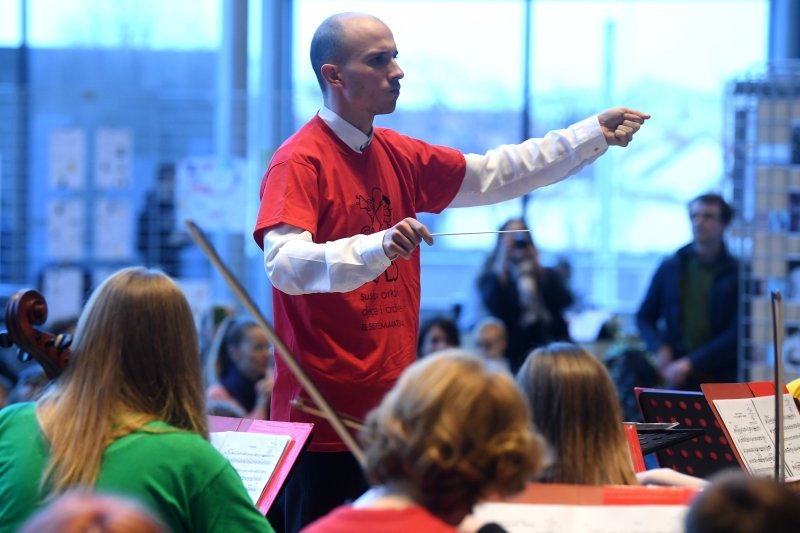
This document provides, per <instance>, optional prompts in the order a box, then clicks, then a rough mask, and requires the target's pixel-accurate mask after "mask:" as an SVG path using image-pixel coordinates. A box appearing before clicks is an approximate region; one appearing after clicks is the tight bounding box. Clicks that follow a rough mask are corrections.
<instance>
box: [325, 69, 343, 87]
mask: <svg viewBox="0 0 800 533" xmlns="http://www.w3.org/2000/svg"><path fill="white" fill-rule="evenodd" d="M320 71H321V72H322V79H324V80H325V81H326V82H327V83H328V85H330V86H337V85H341V84H342V79H341V77H340V76H339V69H338V67H337V66H336V65H331V64H330V63H325V64H324V65H322V67H320Z"/></svg>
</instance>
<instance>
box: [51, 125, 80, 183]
mask: <svg viewBox="0 0 800 533" xmlns="http://www.w3.org/2000/svg"><path fill="white" fill-rule="evenodd" d="M49 155H50V161H49V163H50V187H52V188H53V189H65V190H77V189H82V188H83V187H84V185H85V184H86V132H85V131H84V130H82V129H80V128H57V129H54V130H53V131H52V132H50V154H49Z"/></svg>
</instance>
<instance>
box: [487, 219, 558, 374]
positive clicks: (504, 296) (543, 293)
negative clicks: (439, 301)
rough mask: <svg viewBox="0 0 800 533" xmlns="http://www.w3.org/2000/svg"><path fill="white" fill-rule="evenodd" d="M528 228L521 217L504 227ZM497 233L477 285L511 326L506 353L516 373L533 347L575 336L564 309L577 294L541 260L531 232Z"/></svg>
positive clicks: (495, 312) (490, 309)
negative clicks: (495, 242) (570, 335)
mask: <svg viewBox="0 0 800 533" xmlns="http://www.w3.org/2000/svg"><path fill="white" fill-rule="evenodd" d="M527 229H528V226H527V224H526V223H525V221H524V220H522V219H520V218H513V219H511V220H508V221H507V222H506V223H505V224H503V225H502V226H501V227H500V230H501V231H507V230H527ZM497 237H498V238H497V244H496V245H495V248H494V251H493V252H492V254H491V255H490V256H489V257H488V259H487V260H486V263H485V264H484V267H483V271H482V272H481V274H480V276H479V277H478V281H477V285H478V292H479V294H480V297H481V302H482V303H483V306H484V307H485V308H486V310H487V311H488V312H489V314H491V315H492V316H495V317H497V318H499V319H500V320H502V321H503V323H504V324H505V325H506V329H507V332H508V350H507V352H506V354H507V357H508V363H509V366H510V369H511V371H512V372H516V371H517V369H519V367H520V366H521V365H522V362H523V361H524V360H525V356H526V355H527V354H528V353H529V352H530V351H531V350H533V349H534V348H537V347H539V346H544V345H546V344H548V343H550V342H553V341H569V340H570V338H569V331H568V329H567V322H566V320H565V319H564V311H565V310H566V309H567V308H568V307H569V306H570V305H571V304H572V300H573V297H572V293H571V292H570V291H569V289H568V288H567V286H566V284H565V283H564V280H563V279H562V278H561V275H560V274H558V272H557V271H556V270H554V269H552V268H548V267H545V266H542V264H541V263H540V262H539V252H538V250H537V249H536V245H535V244H534V242H533V238H532V237H531V234H530V232H517V233H500V234H498V236H497Z"/></svg>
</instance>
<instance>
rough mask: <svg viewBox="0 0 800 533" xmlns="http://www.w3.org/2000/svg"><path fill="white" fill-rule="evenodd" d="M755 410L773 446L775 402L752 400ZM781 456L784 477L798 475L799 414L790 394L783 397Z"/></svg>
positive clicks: (799, 460)
mask: <svg viewBox="0 0 800 533" xmlns="http://www.w3.org/2000/svg"><path fill="white" fill-rule="evenodd" d="M753 403H754V404H755V406H756V410H757V411H758V412H759V413H760V414H761V418H763V420H764V427H766V428H767V433H768V434H769V438H770V440H772V443H773V446H774V445H775V400H774V397H773V396H761V397H757V398H753ZM783 456H784V459H785V461H786V477H787V478H788V477H793V476H797V475H800V413H798V412H797V407H796V406H795V403H794V398H792V395H791V394H784V395H783ZM773 470H774V466H773Z"/></svg>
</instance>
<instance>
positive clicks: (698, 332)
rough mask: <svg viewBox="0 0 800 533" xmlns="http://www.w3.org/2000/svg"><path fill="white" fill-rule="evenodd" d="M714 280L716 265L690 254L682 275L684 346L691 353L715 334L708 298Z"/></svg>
mask: <svg viewBox="0 0 800 533" xmlns="http://www.w3.org/2000/svg"><path fill="white" fill-rule="evenodd" d="M713 282H714V266H713V265H706V264H703V263H702V262H701V261H700V260H699V259H698V258H697V256H695V255H692V256H690V257H689V258H688V259H687V261H686V264H685V266H684V270H683V276H681V313H682V317H683V320H682V322H683V347H684V349H685V350H686V352H687V353H691V352H693V351H694V350H696V349H697V348H698V347H700V346H702V345H704V344H705V343H707V342H708V341H709V340H710V339H711V337H712V336H713V335H712V333H711V321H710V320H709V318H708V317H709V310H708V303H709V302H708V298H709V296H708V295H709V294H711V284H712V283H713Z"/></svg>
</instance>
